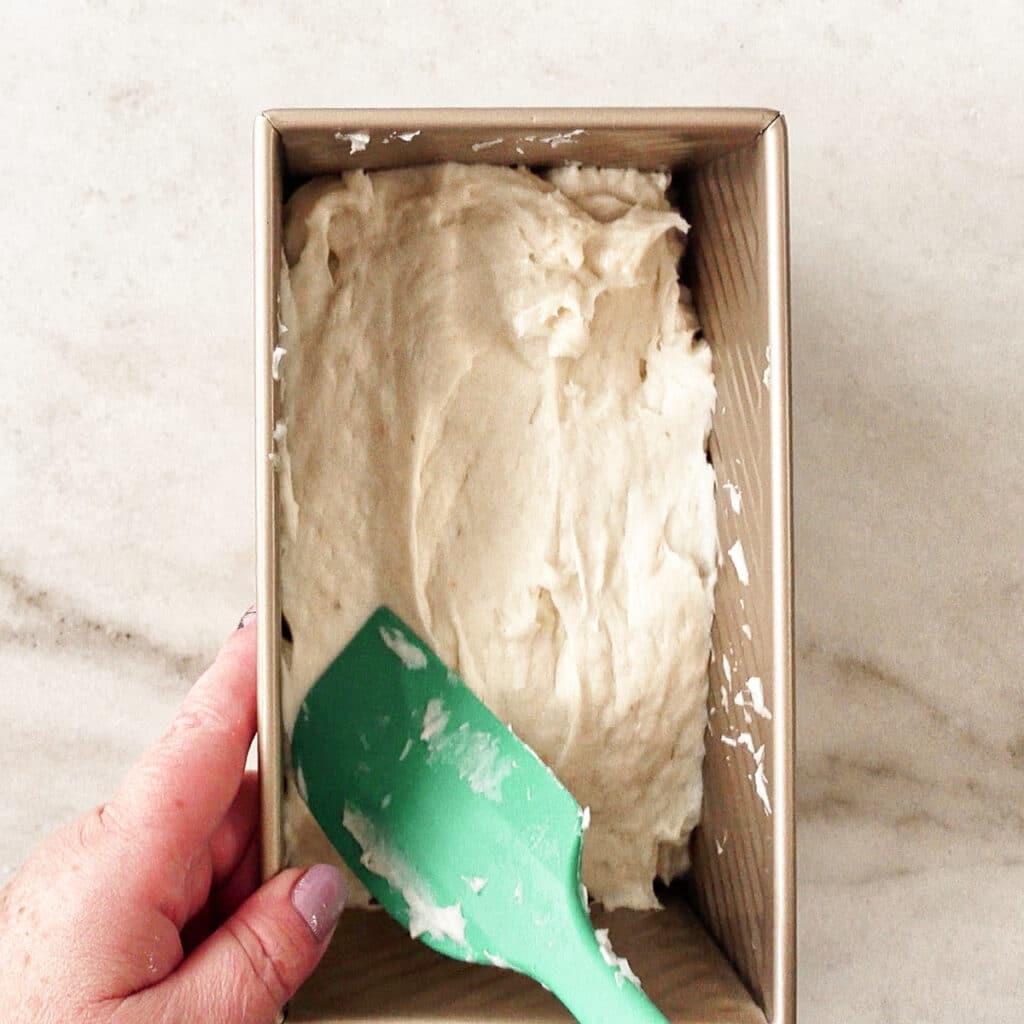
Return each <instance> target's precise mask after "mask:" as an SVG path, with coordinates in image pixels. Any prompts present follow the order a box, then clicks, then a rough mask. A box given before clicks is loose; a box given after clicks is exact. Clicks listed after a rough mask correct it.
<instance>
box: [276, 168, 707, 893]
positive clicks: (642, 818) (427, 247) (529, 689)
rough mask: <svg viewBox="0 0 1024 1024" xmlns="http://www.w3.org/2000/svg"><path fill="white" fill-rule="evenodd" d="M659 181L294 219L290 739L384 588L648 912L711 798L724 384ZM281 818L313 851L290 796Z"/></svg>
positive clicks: (318, 211)
mask: <svg viewBox="0 0 1024 1024" xmlns="http://www.w3.org/2000/svg"><path fill="white" fill-rule="evenodd" d="M667 186H668V177H667V175H664V174H659V173H641V172H637V171H631V170H614V169H602V170H598V169H593V168H579V167H565V168H559V169H556V170H552V171H550V172H548V173H547V174H546V175H545V176H544V177H541V176H538V175H536V174H533V173H531V172H529V171H526V170H521V169H520V170H517V169H512V168H507V167H491V166H473V167H470V166H465V165H457V164H444V165H437V166H431V167H421V168H407V169H401V170H393V171H378V172H370V173H364V172H361V171H359V172H350V173H347V174H345V175H344V177H342V178H332V179H329V180H328V179H321V180H317V181H313V182H310V183H309V184H307V185H305V186H303V187H302V188H300V189H299V190H298V191H297V192H296V193H295V195H294V196H293V197H292V198H291V199H290V200H289V202H288V204H287V207H286V212H285V254H286V262H287V273H286V274H285V275H284V276H285V280H284V282H283V284H282V295H281V313H282V318H283V322H284V324H285V327H286V328H287V333H285V334H283V335H282V340H281V346H282V347H283V348H285V349H286V352H285V353H284V354H283V355H282V356H280V375H281V378H282V381H283V383H282V389H283V390H282V417H283V425H279V427H278V431H277V438H278V446H277V447H278V472H279V480H280V498H279V510H278V511H279V530H280V559H281V594H282V608H283V613H284V616H285V618H286V619H287V622H288V624H289V626H290V629H291V634H292V637H293V642H292V643H291V644H287V645H285V652H284V664H283V667H282V678H283V681H282V689H283V706H284V715H285V724H286V727H287V728H288V729H289V730H290V728H291V725H292V723H293V722H294V720H295V715H296V713H297V711H298V707H299V705H300V703H301V701H302V698H303V697H304V695H305V693H306V691H307V690H308V688H309V687H310V686H311V685H312V684H313V683H314V682H315V681H316V679H317V677H318V676H319V674H320V673H321V672H322V671H323V669H324V668H325V666H326V665H327V664H328V663H329V662H330V661H331V660H332V659H333V658H334V656H335V655H336V654H337V653H338V651H339V650H340V649H341V647H343V646H344V644H345V643H346V642H347V641H348V640H349V639H350V638H351V636H352V635H353V634H354V632H355V631H356V630H357V629H358V627H359V626H360V625H361V624H362V622H363V621H364V619H365V618H366V617H367V616H368V615H369V614H370V612H371V611H373V609H374V608H375V607H376V606H377V605H379V604H382V603H383V604H387V605H389V606H390V607H391V608H393V609H394V610H395V612H397V614H398V615H399V616H400V617H401V618H403V619H404V620H405V621H406V622H408V624H409V625H410V626H411V627H412V628H413V629H414V630H415V631H416V632H418V633H419V634H420V635H421V636H422V637H423V638H424V639H425V640H426V641H427V642H428V643H429V644H430V646H431V647H433V648H434V650H435V651H436V652H437V653H438V655H439V656H440V657H441V658H442V659H443V660H444V661H445V662H447V663H448V664H449V665H450V666H451V667H453V668H454V669H455V670H456V671H458V672H459V673H460V674H461V675H462V676H463V678H464V679H465V680H466V682H467V683H468V684H469V685H470V686H471V687H472V688H473V690H474V691H475V692H476V693H477V694H478V695H479V696H480V697H481V698H482V699H483V700H484V701H485V702H486V703H487V704H488V705H489V706H490V707H491V708H492V710H494V712H495V713H496V714H498V715H499V716H500V717H501V718H503V719H504V720H505V721H507V722H509V723H510V724H511V725H512V726H513V728H514V729H515V731H516V732H517V734H518V735H519V736H520V737H521V738H522V739H523V740H525V741H526V742H527V743H529V744H530V745H531V746H532V747H533V748H534V749H535V750H536V751H537V752H538V753H539V754H540V756H541V757H542V758H543V759H544V760H545V761H546V762H548V764H550V765H551V766H552V767H553V768H554V770H555V772H556V773H557V774H558V776H559V777H560V778H561V780H562V781H563V782H564V783H565V785H566V786H567V787H568V788H569V789H570V790H571V792H572V793H573V795H574V796H575V797H576V799H577V801H578V802H579V803H580V804H581V805H582V806H589V807H590V809H591V827H590V830H589V832H588V833H587V836H586V838H585V842H584V864H583V876H584V882H585V884H586V885H587V886H588V888H589V889H590V892H591V895H592V896H594V897H596V898H597V899H599V900H601V901H602V902H603V903H604V904H605V905H606V906H608V907H618V906H628V907H637V908H640V907H651V906H656V905H657V902H656V900H655V897H654V892H653V886H652V880H653V879H654V878H655V876H656V875H659V874H660V875H661V876H662V877H665V878H671V877H673V876H675V875H676V874H678V873H679V872H680V871H682V870H684V869H685V868H686V866H687V863H688V858H687V850H686V840H687V838H688V836H689V833H690V831H691V830H692V828H693V827H694V825H695V824H696V823H697V819H698V814H699V810H700V802H701V762H702V759H703V742H704V741H703V734H704V728H705V724H706V711H705V700H706V695H707V661H708V654H709V648H710V629H711V619H712V612H713V590H714V584H715V575H716V561H717V555H718V545H717V536H716V527H715V509H714V475H713V471H712V468H711V466H710V464H709V463H708V461H707V457H706V442H707V434H708V431H709V429H710V424H711V412H712V408H713V404H714V397H715V393H714V382H713V377H712V373H711V353H710V351H709V349H708V346H707V345H706V343H704V342H703V341H700V340H697V339H696V338H695V331H696V329H697V322H696V318H695V316H694V314H693V312H692V310H691V309H690V307H689V304H688V295H687V294H686V292H685V290H682V291H681V288H680V285H679V282H678V280H677V264H678V260H679V257H680V254H681V251H682V232H684V231H685V230H686V224H685V222H684V221H683V220H682V218H681V217H680V216H679V215H678V213H676V212H675V211H673V210H672V209H671V207H670V204H669V202H668V200H667V199H666V195H665V192H666V188H667ZM285 817H286V829H287V836H286V843H287V845H288V854H289V858H290V859H291V860H295V861H306V860H309V859H311V858H312V857H315V856H323V855H324V853H325V852H326V849H327V845H326V840H325V839H324V838H323V836H322V834H320V835H318V831H319V830H318V829H317V828H316V826H315V823H313V822H312V819H311V817H310V816H309V814H308V811H306V809H305V807H304V805H303V804H302V803H301V801H300V800H298V799H297V798H296V797H295V795H294V786H293V785H289V786H288V793H287V795H286V802H285ZM359 888H360V889H361V887H359ZM364 895H365V893H364Z"/></svg>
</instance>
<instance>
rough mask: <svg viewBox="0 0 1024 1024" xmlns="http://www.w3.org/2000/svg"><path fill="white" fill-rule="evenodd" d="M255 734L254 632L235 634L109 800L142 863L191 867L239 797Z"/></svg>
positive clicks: (244, 630)
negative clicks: (197, 852) (127, 829)
mask: <svg viewBox="0 0 1024 1024" xmlns="http://www.w3.org/2000/svg"><path fill="white" fill-rule="evenodd" d="M255 732H256V633H255V629H254V627H253V626H252V625H251V624H248V625H246V626H245V627H244V628H240V629H238V630H236V631H235V632H234V633H233V634H232V635H231V636H230V637H229V638H228V640H227V642H226V643H225V644H224V646H223V647H222V648H221V650H220V653H219V654H218V655H217V658H216V660H215V661H214V663H213V664H212V665H211V666H210V667H209V668H208V669H207V670H206V671H205V672H204V673H203V674H202V676H200V677H199V680H198V682H197V683H196V684H195V686H193V687H192V690H191V691H190V692H189V694H188V696H187V697H186V698H185V701H184V703H183V704H182V706H181V709H180V711H179V712H178V714H177V717H176V718H175V720H174V723H173V724H172V725H171V728H170V729H169V730H168V731H167V733H166V734H165V735H164V736H163V737H162V738H161V739H160V740H158V741H157V743H156V744H155V745H154V746H153V747H151V748H150V749H149V750H148V751H147V752H146V753H145V754H144V755H143V756H142V758H141V760H140V761H139V763H138V764H136V765H135V767H134V768H133V769H132V770H131V771H130V772H129V774H128V776H127V778H126V779H125V781H124V783H123V784H122V786H121V789H120V790H119V791H118V794H117V796H116V797H115V798H114V801H113V803H114V805H115V807H116V808H117V810H118V813H119V814H120V815H121V816H122V817H126V818H127V819H128V820H129V821H130V822H131V823H132V824H133V825H134V826H137V827H135V828H133V829H132V832H133V837H132V838H133V841H134V843H135V851H136V853H137V855H138V856H139V857H140V859H144V860H146V861H148V862H150V863H167V861H168V860H170V862H171V863H172V864H173V865H179V864H185V863H187V862H188V860H189V858H190V857H191V855H192V852H193V851H194V849H195V847H196V846H197V845H202V844H205V843H206V842H207V840H208V839H209V837H210V836H211V835H212V833H213V831H214V829H215V828H216V826H217V824H218V823H219V822H220V820H221V819H222V818H223V817H224V815H225V813H226V812H227V810H228V808H229V807H230V806H231V804H232V801H233V800H234V798H235V795H236V794H237V792H238V788H239V784H240V782H241V779H242V773H243V771H244V767H245V758H246V754H247V752H248V749H249V744H250V742H251V740H252V737H253V735H254V734H255Z"/></svg>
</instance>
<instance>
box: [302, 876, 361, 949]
mask: <svg viewBox="0 0 1024 1024" xmlns="http://www.w3.org/2000/svg"><path fill="white" fill-rule="evenodd" d="M347 895H348V894H347V892H346V891H345V879H344V878H342V877H341V872H340V871H339V870H338V869H337V868H335V867H332V866H331V865H330V864H314V865H313V867H311V868H310V869H309V870H308V871H307V872H306V873H305V874H304V875H303V876H302V877H301V878H300V879H299V880H298V881H297V882H296V883H295V887H294V888H293V889H292V906H294V907H295V909H296V910H297V911H298V912H299V916H300V917H301V918H302V920H303V921H305V922H306V924H307V925H309V930H310V931H311V932H312V933H313V937H314V938H315V939H316V940H317V942H322V941H323V940H324V939H326V938H327V936H328V935H330V934H331V932H332V931H334V926H335V925H336V924H337V923H338V918H339V917H341V911H342V908H343V907H344V906H345V897H346V896H347Z"/></svg>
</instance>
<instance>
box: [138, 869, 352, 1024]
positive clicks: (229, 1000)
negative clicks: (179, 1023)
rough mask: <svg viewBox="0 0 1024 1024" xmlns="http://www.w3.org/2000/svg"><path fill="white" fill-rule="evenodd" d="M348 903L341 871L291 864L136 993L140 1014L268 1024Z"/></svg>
mask: <svg viewBox="0 0 1024 1024" xmlns="http://www.w3.org/2000/svg"><path fill="white" fill-rule="evenodd" d="M344 901H345V885H344V881H343V880H342V878H341V874H340V872H339V871H338V870H337V869H336V868H333V867H330V866H328V865H326V864H318V865H316V866H315V867H312V868H310V869H309V870H308V871H305V872H303V871H300V870H298V869H290V870H288V871H283V872H282V873H281V874H279V875H277V876H276V877H275V878H273V879H271V880H270V881H269V882H267V883H266V885H264V886H263V887H262V888H260V889H258V890H257V891H256V892H255V893H253V895H252V896H251V897H250V898H249V899H248V900H246V901H245V903H243V904H242V906H241V907H239V908H238V910H237V911H236V912H235V913H234V914H233V915H232V916H231V917H230V918H229V919H228V920H227V921H225V922H224V924H223V925H222V926H221V927H220V928H218V929H217V931H215V932H214V933H213V935H211V936H210V937H209V939H207V940H206V941H205V942H204V943H203V944H202V945H201V946H199V948H198V949H196V950H195V952H194V953H193V954H192V955H191V956H190V957H189V958H188V959H187V960H186V961H185V962H184V964H182V966H181V967H180V968H179V969H178V970H177V971H176V972H175V973H174V974H173V975H172V976H171V977H169V978H167V979H166V980H165V981H163V982H162V983H161V984H160V985H158V986H156V987H155V988H153V989H150V990H149V991H148V992H146V993H141V994H140V996H139V998H140V1000H142V1005H141V1006H140V1010H141V1011H142V1014H143V1016H148V1015H150V1014H152V1015H153V1016H154V1017H155V1018H156V1019H161V1020H202V1021H206V1022H209V1024H237V1022H238V1021H242V1020H244V1021H246V1022H247V1024H271V1022H273V1021H274V1020H275V1018H276V1016H277V1013H278V1011H279V1010H280V1008H281V1007H282V1006H283V1005H284V1003H285V1002H287V1001H288V1000H289V999H290V998H291V997H292V996H293V995H294V994H295V992H296V990H297V989H298V987H299V986H300V985H301V984H302V982H303V981H305V980H306V978H307V977H309V975H310V974H311V973H312V971H313V968H314V967H316V965H317V964H318V963H319V961H320V958H321V957H322V956H323V954H324V950H325V949H326V948H327V943H328V941H329V940H330V937H331V935H332V934H333V932H334V928H335V925H336V924H337V922H338V916H339V914H340V913H341V909H342V907H343V905H344Z"/></svg>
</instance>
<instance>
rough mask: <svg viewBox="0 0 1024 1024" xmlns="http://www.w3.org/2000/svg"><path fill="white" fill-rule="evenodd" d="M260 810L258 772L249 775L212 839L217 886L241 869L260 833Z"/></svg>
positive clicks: (211, 852)
mask: <svg viewBox="0 0 1024 1024" xmlns="http://www.w3.org/2000/svg"><path fill="white" fill-rule="evenodd" d="M259 809H260V791H259V778H258V776H257V775H256V772H246V773H245V774H244V775H243V776H242V783H241V785H240V786H239V787H238V792H237V793H236V794H235V799H234V800H233V801H232V802H231V806H230V807H229V808H228V811H227V814H225V815H224V819H223V820H222V821H221V823H220V824H219V825H218V826H217V828H216V829H215V830H214V833H213V835H212V836H210V864H211V866H212V868H213V885H214V886H218V885H220V884H221V883H222V882H223V881H224V880H225V879H226V878H228V877H229V876H230V875H231V873H232V872H233V871H234V870H235V868H236V867H238V864H239V862H240V861H241V859H242V857H243V856H244V855H245V851H246V850H247V849H248V848H249V845H250V844H251V842H252V838H253V835H254V834H255V832H256V823H257V822H258V820H259Z"/></svg>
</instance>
